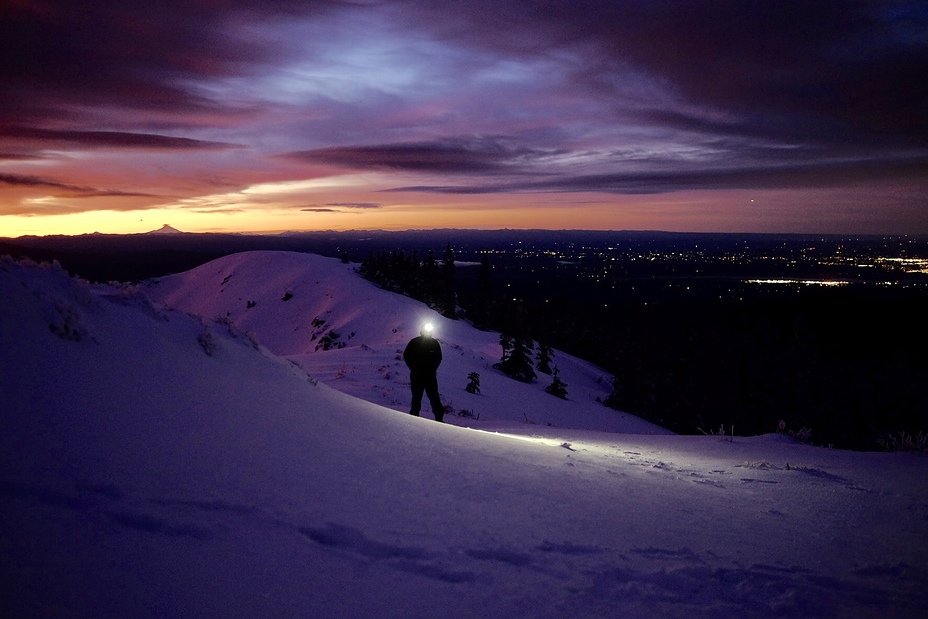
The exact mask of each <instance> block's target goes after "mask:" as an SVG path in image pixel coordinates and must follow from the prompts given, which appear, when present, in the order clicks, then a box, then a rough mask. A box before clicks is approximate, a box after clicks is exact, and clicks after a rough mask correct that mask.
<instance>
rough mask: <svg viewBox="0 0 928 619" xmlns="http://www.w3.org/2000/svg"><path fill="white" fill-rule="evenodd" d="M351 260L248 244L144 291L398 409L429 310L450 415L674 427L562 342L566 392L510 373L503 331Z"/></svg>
mask: <svg viewBox="0 0 928 619" xmlns="http://www.w3.org/2000/svg"><path fill="white" fill-rule="evenodd" d="M355 268H356V267H355V266H353V265H347V264H342V263H341V262H340V261H339V260H337V259H333V258H325V257H322V256H316V255H312V254H301V253H292V252H273V251H265V252H244V253H240V254H234V255H231V256H228V257H225V258H221V259H219V260H215V261H213V262H210V263H209V264H205V265H203V266H201V267H199V268H196V269H193V270H191V271H189V272H187V273H182V274H179V275H173V276H170V277H165V278H162V279H160V280H158V281H157V283H153V284H149V285H148V286H146V294H148V295H149V296H150V297H151V298H152V299H153V300H156V301H158V302H161V303H165V304H166V305H168V306H170V307H174V308H178V309H182V310H184V311H187V312H191V313H194V314H197V315H199V316H202V317H204V319H215V318H217V317H221V318H223V319H225V320H227V321H229V322H231V323H232V324H234V325H235V326H236V327H237V328H239V329H241V330H243V331H245V332H248V333H251V334H253V335H254V337H255V338H256V339H257V340H258V341H259V342H260V343H261V344H262V345H264V346H266V347H267V348H268V349H269V350H271V351H272V352H274V353H275V354H277V355H281V356H286V357H287V358H289V359H292V360H293V361H295V362H297V363H298V364H299V365H300V366H301V367H303V368H305V369H306V371H307V372H308V373H309V374H310V375H312V376H313V377H315V378H317V379H319V380H320V381H322V382H324V383H326V384H328V385H329V386H331V387H334V388H336V389H338V390H340V391H343V392H345V393H349V394H351V395H355V396H357V397H360V398H363V399H365V400H368V401H371V402H374V403H377V404H381V405H383V406H388V407H390V408H394V409H396V410H406V411H408V410H409V376H408V370H407V369H406V367H405V365H404V364H403V362H402V360H401V353H402V350H403V348H404V347H405V346H406V343H407V342H408V341H409V339H410V338H412V337H415V336H416V335H418V334H419V329H420V327H421V325H422V324H423V323H424V322H426V321H429V322H432V323H434V324H435V325H436V334H437V337H438V339H439V340H440V341H441V343H442V347H443V353H444V361H443V363H442V366H441V367H440V368H439V386H440V388H441V394H442V398H443V401H444V402H445V403H446V404H448V405H450V407H451V408H452V409H453V410H454V411H455V412H459V413H460V412H461V411H466V413H465V414H466V415H468V416H467V417H466V418H463V419H462V418H457V419H456V418H455V417H454V416H449V417H447V418H446V419H447V420H448V421H449V422H451V423H456V424H459V425H469V426H473V427H481V428H488V427H493V426H494V425H497V424H499V423H500V422H505V423H508V424H511V422H518V423H522V424H525V423H528V424H535V425H553V426H557V427H569V428H583V429H597V430H609V431H613V432H624V433H644V434H648V433H661V434H666V433H667V431H666V430H664V429H663V428H659V427H657V426H655V425H653V424H651V423H648V422H645V421H643V420H642V419H640V418H638V417H635V416H632V415H627V414H624V413H619V412H616V411H613V410H610V409H608V408H606V407H605V406H603V405H602V404H601V403H600V402H599V401H597V398H598V399H599V400H602V399H604V398H605V397H606V396H608V395H609V392H610V390H611V388H612V383H611V377H610V376H609V375H608V374H606V373H605V372H603V371H602V370H601V369H599V368H597V367H595V366H593V365H592V364H590V363H587V362H585V361H582V360H580V359H577V358H575V357H572V356H570V355H567V354H565V353H561V352H555V355H554V360H553V363H554V364H555V365H557V367H558V369H559V371H560V378H561V380H563V381H564V382H565V383H566V384H567V390H568V395H567V400H566V401H565V400H561V399H559V398H557V397H554V396H552V395H550V394H548V393H546V392H545V391H544V387H545V386H547V385H549V384H550V383H551V380H552V379H551V377H550V376H548V375H545V374H539V378H538V380H537V381H536V382H535V383H533V384H532V385H525V384H523V383H519V382H516V381H513V380H512V379H510V378H508V377H506V376H505V375H503V374H502V373H501V372H499V371H498V370H495V369H494V368H493V364H494V363H496V362H497V361H499V359H500V354H501V350H502V349H501V348H500V345H499V334H498V333H490V332H486V331H480V330H478V329H475V328H473V327H472V326H470V325H469V324H467V323H465V322H463V321H455V320H448V319H446V318H443V317H442V316H441V315H439V314H437V313H436V312H434V311H431V310H429V309H428V308H427V307H426V306H425V305H423V304H422V303H419V302H418V301H415V300H413V299H410V298H407V297H404V296H402V295H398V294H395V293H391V292H387V291H384V290H381V289H380V288H378V287H377V286H375V285H373V284H371V283H370V282H368V281H365V280H364V279H362V278H361V277H359V276H358V275H357V274H356V273H355ZM332 334H335V336H337V337H335V336H333V335H332ZM326 348H328V350H325V349H326ZM471 372H477V373H478V374H479V375H480V393H479V394H471V393H468V392H467V391H466V390H465V387H466V385H467V383H468V379H467V377H468V375H469V374H470V373H471ZM425 406H426V409H427V408H428V404H427V403H426V404H425ZM425 414H426V415H428V413H425Z"/></svg>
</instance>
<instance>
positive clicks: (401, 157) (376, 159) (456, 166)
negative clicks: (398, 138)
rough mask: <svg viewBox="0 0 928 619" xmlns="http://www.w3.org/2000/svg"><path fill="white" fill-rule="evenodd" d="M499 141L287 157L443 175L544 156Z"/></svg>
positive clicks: (380, 147)
mask: <svg viewBox="0 0 928 619" xmlns="http://www.w3.org/2000/svg"><path fill="white" fill-rule="evenodd" d="M543 155H544V153H539V152H536V151H533V150H531V149H529V148H525V147H513V146H512V145H511V144H507V143H506V141H505V140H499V139H470V140H468V139H441V140H435V141H431V142H416V143H405V142H404V143H397V144H378V145H370V146H342V147H329V148H319V149H315V150H307V151H299V152H293V153H288V154H287V155H285V157H287V158H289V159H293V160H298V161H306V162H311V163H322V164H328V165H335V166H342V167H347V168H353V169H359V170H376V169H387V170H402V171H408V172H436V173H446V174H461V173H471V174H486V173H494V172H501V171H503V170H506V169H507V168H510V167H512V166H517V165H521V164H523V163H525V162H528V161H531V160H533V159H535V158H537V157H540V156H543Z"/></svg>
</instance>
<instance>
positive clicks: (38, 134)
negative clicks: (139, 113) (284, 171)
mask: <svg viewBox="0 0 928 619" xmlns="http://www.w3.org/2000/svg"><path fill="white" fill-rule="evenodd" d="M2 137H10V138H21V139H26V140H31V141H39V142H53V143H68V144H79V145H81V146H86V147H90V148H93V147H105V148H144V149H167V150H173V149H181V150H186V149H225V148H239V147H240V145H236V144H227V143H222V142H211V141H206V140H194V139H190V138H183V137H171V136H165V135H155V134H150V133H127V132H124V131H61V130H48V129H38V128H28V127H0V138H2Z"/></svg>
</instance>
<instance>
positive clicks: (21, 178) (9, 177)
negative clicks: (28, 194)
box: [0, 174, 94, 193]
mask: <svg viewBox="0 0 928 619" xmlns="http://www.w3.org/2000/svg"><path fill="white" fill-rule="evenodd" d="M0 185H8V186H10V187H41V188H44V189H60V190H63V191H73V192H77V193H90V192H92V191H94V189H93V188H91V187H81V186H77V185H68V184H65V183H60V182H58V181H55V180H53V179H49V178H43V177H41V176H29V175H22V174H0Z"/></svg>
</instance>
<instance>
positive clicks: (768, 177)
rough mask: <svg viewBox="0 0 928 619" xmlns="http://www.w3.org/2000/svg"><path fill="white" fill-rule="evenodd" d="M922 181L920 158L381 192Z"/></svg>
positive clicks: (926, 174)
mask: <svg viewBox="0 0 928 619" xmlns="http://www.w3.org/2000/svg"><path fill="white" fill-rule="evenodd" d="M926 178H928V156H920V157H913V158H908V159H886V160H879V161H873V160H869V161H837V162H819V163H797V164H793V165H788V164H779V165H769V166H750V165H746V166H737V167H728V168H702V169H699V168H697V169H689V170H682V169H681V170H672V171H653V172H614V173H603V174H588V175H578V176H559V177H556V178H550V179H546V180H540V181H529V182H501V183H489V184H480V183H473V184H470V185H410V186H404V187H395V188H391V189H387V190H385V191H386V192H425V193H437V194H492V193H527V192H601V193H615V194H656V193H667V192H675V191H684V190H709V189H721V190H729V189H796V188H805V189H809V188H822V187H841V186H855V185H861V184H865V183H886V182H892V181H916V182H919V181H924V179H926Z"/></svg>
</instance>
